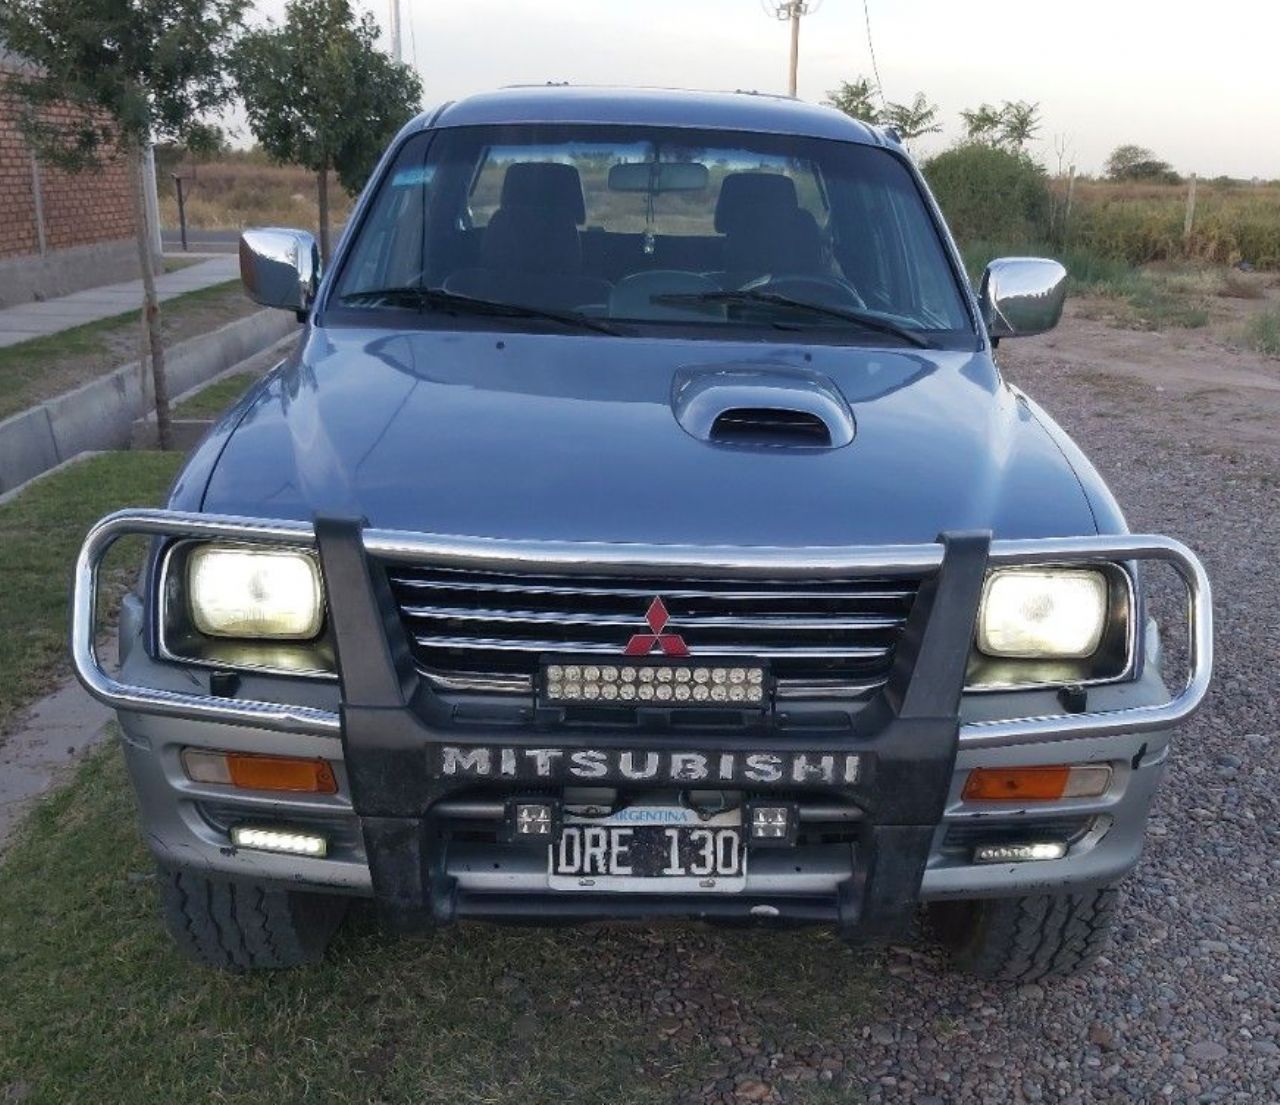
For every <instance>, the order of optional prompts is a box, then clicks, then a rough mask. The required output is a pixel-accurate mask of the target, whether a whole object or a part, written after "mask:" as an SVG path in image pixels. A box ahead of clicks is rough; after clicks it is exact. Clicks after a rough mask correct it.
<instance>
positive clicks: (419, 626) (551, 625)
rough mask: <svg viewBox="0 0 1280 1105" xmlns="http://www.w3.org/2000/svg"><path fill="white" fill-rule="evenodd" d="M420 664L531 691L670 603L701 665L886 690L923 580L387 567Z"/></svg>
mask: <svg viewBox="0 0 1280 1105" xmlns="http://www.w3.org/2000/svg"><path fill="white" fill-rule="evenodd" d="M388 578H389V579H390V582H391V586H392V591H393V593H394V595H395V597H396V601H397V602H398V603H399V606H400V611H401V615H402V617H403V620H404V624H405V628H406V629H407V630H408V632H409V635H410V637H411V639H412V641H413V648H414V654H415V659H416V661H417V664H418V666H419V668H420V669H421V670H422V671H423V672H424V673H425V674H426V675H427V676H428V677H430V678H431V679H433V680H434V681H435V682H436V683H437V685H440V686H443V687H446V688H454V689H468V688H469V689H489V690H511V691H523V692H528V691H529V690H530V689H531V687H532V683H533V677H534V676H535V675H536V673H537V671H538V667H539V664H540V662H541V661H542V660H543V659H544V658H547V659H549V658H552V657H559V658H564V657H571V656H576V657H584V658H585V657H591V656H600V657H610V656H613V657H617V656H621V654H622V650H623V648H624V647H625V646H626V644H627V641H628V640H629V639H630V637H631V635H632V634H633V633H644V632H647V631H648V630H647V626H646V624H645V611H646V610H647V609H648V606H649V604H650V602H652V600H653V598H654V596H661V597H662V599H663V601H664V602H665V604H666V606H667V610H668V612H669V614H670V623H669V625H668V627H667V632H671V633H679V634H681V635H682V636H683V637H684V639H685V642H686V643H687V644H688V646H689V649H690V652H691V654H692V656H693V657H694V658H695V659H706V660H708V661H716V660H732V659H734V658H742V659H743V660H744V661H745V660H747V659H758V660H764V661H767V662H768V663H769V665H770V667H771V669H772V671H773V674H774V676H775V677H776V678H777V680H778V682H779V693H782V694H785V693H790V694H792V695H798V694H804V693H810V692H813V693H840V694H850V693H855V694H856V693H866V692H869V691H870V690H872V689H874V688H875V687H878V686H879V685H880V684H882V683H883V682H884V679H885V678H886V676H887V674H888V670H889V665H890V663H891V662H892V659H893V649H894V647H895V645H896V643H897V640H898V637H899V635H900V634H901V631H902V626H903V623H904V621H905V620H906V617H907V614H908V613H909V612H910V609H911V604H912V602H913V600H914V599H915V595H916V590H917V586H918V582H917V581H915V580H904V579H899V578H893V579H870V578H858V579H856V580H845V581H838V582H832V581H820V582H812V583H810V582H800V583H796V582H795V581H790V580H789V581H776V582H769V581H759V580H751V581H749V582H744V581H741V580H734V581H728V580H697V579H686V580H679V581H674V580H671V579H664V580H659V579H652V580H648V579H642V578H631V577H628V578H625V579H618V578H614V577H589V576H579V575H574V576H538V575H515V574H506V573H494V572H484V571H471V570H462V569H455V568H436V567H416V566H415V567H406V566H403V565H400V564H393V565H389V566H388Z"/></svg>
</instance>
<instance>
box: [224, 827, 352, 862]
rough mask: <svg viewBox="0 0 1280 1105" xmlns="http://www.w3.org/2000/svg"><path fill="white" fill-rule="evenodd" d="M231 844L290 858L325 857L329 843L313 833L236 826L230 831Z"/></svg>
mask: <svg viewBox="0 0 1280 1105" xmlns="http://www.w3.org/2000/svg"><path fill="white" fill-rule="evenodd" d="M231 843H232V844H234V845H235V846H236V847H237V848H252V849H253V850H254V851H256V852H283V853H284V854H285V855H290V856H315V857H317V858H319V857H322V856H324V855H326V854H327V853H328V851H329V842H328V841H327V840H325V838H324V837H322V836H316V835H314V834H313V833H294V832H288V831H286V830H283V829H264V828H256V827H254V826H252V825H237V826H235V827H234V828H233V829H232V830H231Z"/></svg>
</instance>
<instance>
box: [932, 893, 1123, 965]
mask: <svg viewBox="0 0 1280 1105" xmlns="http://www.w3.org/2000/svg"><path fill="white" fill-rule="evenodd" d="M1118 901H1119V892H1118V891H1117V889H1116V888H1115V887H1114V886H1104V887H1101V888H1098V889H1093V890H1086V891H1081V892H1079V893H1075V894H1053V895H1050V894H1041V895H1029V896H1026V897H1021V898H996V899H988V900H984V901H978V902H956V903H945V904H943V905H940V906H938V907H935V908H934V909H933V910H932V911H931V912H932V914H933V918H934V924H935V926H936V928H937V929H938V931H939V935H940V936H941V937H942V940H943V943H944V944H945V945H947V947H948V949H949V950H950V952H951V955H952V959H953V961H954V962H955V964H956V966H958V967H959V968H960V969H961V970H964V971H966V972H967V973H970V974H974V975H978V976H980V977H982V978H992V979H1002V980H1005V981H1010V982H1034V981H1035V980H1036V979H1040V978H1048V977H1062V976H1065V975H1072V974H1076V973H1078V972H1079V971H1082V970H1084V969H1085V968H1086V967H1088V966H1090V965H1091V964H1092V963H1093V962H1094V961H1095V960H1096V959H1097V958H1098V956H1099V955H1101V954H1102V952H1103V951H1104V950H1105V949H1106V947H1107V943H1108V941H1109V938H1110V931H1111V925H1112V922H1113V920H1114V918H1115V913H1116V908H1117V905H1118Z"/></svg>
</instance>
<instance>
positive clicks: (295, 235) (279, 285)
mask: <svg viewBox="0 0 1280 1105" xmlns="http://www.w3.org/2000/svg"><path fill="white" fill-rule="evenodd" d="M240 279H241V281H242V282H243V283H244V290H245V291H246V292H247V293H248V295H249V298H250V299H252V300H253V301H254V302H255V303H261V304H262V306H264V307H279V308H280V309H281V310H285V311H297V312H298V314H299V316H300V317H301V316H303V315H305V314H306V313H307V312H308V311H309V310H310V309H311V304H312V302H313V301H314V300H315V297H316V289H317V288H318V287H319V286H320V247H319V246H317V245H316V240H315V239H314V238H313V237H312V236H311V235H310V234H308V233H307V232H306V231H305V230H281V229H278V228H274V227H273V228H263V229H256V230H246V231H245V232H244V233H243V234H241V235H240Z"/></svg>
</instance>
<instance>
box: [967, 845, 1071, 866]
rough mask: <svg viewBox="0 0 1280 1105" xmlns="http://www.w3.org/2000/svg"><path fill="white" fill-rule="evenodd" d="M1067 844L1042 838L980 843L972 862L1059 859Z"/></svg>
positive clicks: (1028, 861)
mask: <svg viewBox="0 0 1280 1105" xmlns="http://www.w3.org/2000/svg"><path fill="white" fill-rule="evenodd" d="M1066 854H1067V846H1066V845H1065V844H1063V843H1062V841H1060V840H1044V841H1036V842H1030V843H1027V844H980V845H979V846H978V847H977V848H975V849H974V850H973V862H974V863H1030V862H1032V861H1034V860H1045V859H1061V858H1062V857H1063V856H1065V855H1066Z"/></svg>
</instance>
